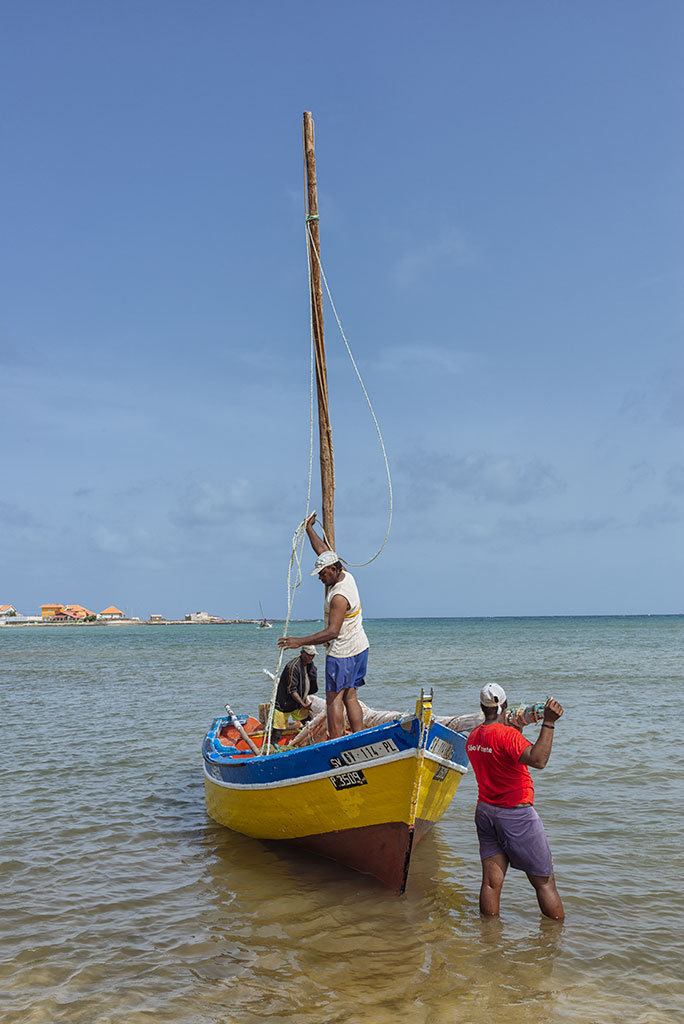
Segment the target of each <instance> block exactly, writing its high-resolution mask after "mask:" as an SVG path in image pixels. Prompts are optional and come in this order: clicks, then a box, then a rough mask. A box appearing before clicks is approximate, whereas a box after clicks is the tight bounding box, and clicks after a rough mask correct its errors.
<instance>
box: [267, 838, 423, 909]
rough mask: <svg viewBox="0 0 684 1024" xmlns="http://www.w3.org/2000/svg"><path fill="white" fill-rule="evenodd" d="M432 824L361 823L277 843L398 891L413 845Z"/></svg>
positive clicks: (400, 891) (399, 890)
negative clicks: (324, 859) (375, 880)
mask: <svg viewBox="0 0 684 1024" xmlns="http://www.w3.org/2000/svg"><path fill="white" fill-rule="evenodd" d="M433 824H434V822H432V821H417V822H416V824H415V828H409V826H408V825H406V824H404V823H403V822H400V821H390V822H387V823H385V824H383V825H364V826H363V827H361V828H347V829H342V830H341V831H339V832H326V833H325V834H321V835H314V836H304V837H303V838H301V839H284V840H280V842H282V843H285V844H288V845H292V846H297V847H299V848H300V849H303V850H308V851H309V852H311V853H316V854H318V855H319V856H321V857H329V858H330V859H331V860H336V861H338V862H339V863H340V864H345V865H346V866H347V867H348V868H353V869H354V871H360V872H361V873H362V874H365V875H373V877H374V878H377V879H378V881H379V882H382V884H383V885H386V886H387V887H388V888H389V889H392V891H393V892H396V893H400V894H401V893H402V892H403V891H404V889H405V888H406V878H407V876H408V869H409V864H410V862H411V851H412V849H413V846H414V845H415V844H416V843H417V842H419V841H420V840H421V839H422V838H423V836H424V835H425V833H426V832H428V831H429V830H430V829H431V828H432V826H433Z"/></svg>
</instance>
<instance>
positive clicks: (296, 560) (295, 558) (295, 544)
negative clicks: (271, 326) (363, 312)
mask: <svg viewBox="0 0 684 1024" xmlns="http://www.w3.org/2000/svg"><path fill="white" fill-rule="evenodd" d="M307 231H308V223H307ZM306 259H307V267H308V272H309V281H311V259H310V257H309V246H308V245H307V247H306ZM309 336H310V346H309V347H310V356H309V481H308V485H307V491H306V513H305V515H304V519H303V520H302V522H301V523H300V524H299V526H298V527H297V529H296V530H295V532H294V534H293V536H292V552H291V554H290V562H289V564H288V567H287V618H286V619H285V628H284V630H283V636H287V631H288V629H289V628H290V619H291V617H292V608H293V606H294V598H295V591H296V589H297V587H298V586H300V584H301V582H302V548H303V546H304V538H305V536H306V523H307V520H308V519H309V517H310V514H311V513H310V512H309V509H310V507H311V481H312V479H313V458H314V367H315V363H316V356H315V352H314V323H313V309H312V308H311V303H309ZM295 565H296V570H295V575H294V583H293V582H292V570H293V568H294V567H295ZM285 650H286V648H285V647H281V648H280V654H279V655H278V664H277V665H276V669H275V672H274V673H270V672H269V673H268V674H269V675H270V676H271V678H272V679H273V689H272V691H271V702H270V705H269V709H268V719H267V722H266V728H265V729H264V741H263V744H262V747H261V753H262V754H266V753H268V751H269V749H270V746H271V734H272V732H273V715H274V714H275V702H276V696H277V693H278V681H279V679H280V668H281V665H282V661H283V655H284V654H285Z"/></svg>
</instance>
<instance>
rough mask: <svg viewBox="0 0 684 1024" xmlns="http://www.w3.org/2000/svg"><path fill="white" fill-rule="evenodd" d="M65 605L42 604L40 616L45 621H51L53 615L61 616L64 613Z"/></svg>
mask: <svg viewBox="0 0 684 1024" xmlns="http://www.w3.org/2000/svg"><path fill="white" fill-rule="evenodd" d="M64 610H65V609H64V605H63V604H41V606H40V614H41V617H42V618H43V619H51V618H52V616H53V615H60V614H61V613H62V612H64Z"/></svg>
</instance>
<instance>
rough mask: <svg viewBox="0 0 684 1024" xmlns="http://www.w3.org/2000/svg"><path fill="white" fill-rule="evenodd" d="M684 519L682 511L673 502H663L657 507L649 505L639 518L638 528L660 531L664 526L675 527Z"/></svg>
mask: <svg viewBox="0 0 684 1024" xmlns="http://www.w3.org/2000/svg"><path fill="white" fill-rule="evenodd" d="M682 519H684V513H683V512H682V509H681V508H680V507H678V506H677V505H675V504H673V503H672V502H662V503H660V504H657V505H647V507H646V508H645V509H643V510H642V511H641V513H640V514H639V516H638V518H637V526H645V527H647V528H648V529H652V530H653V529H659V528H660V527H663V526H675V525H676V524H677V523H681V522H682Z"/></svg>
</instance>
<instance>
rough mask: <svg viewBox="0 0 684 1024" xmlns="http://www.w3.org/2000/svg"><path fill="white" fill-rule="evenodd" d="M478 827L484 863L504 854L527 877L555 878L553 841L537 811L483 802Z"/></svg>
mask: <svg viewBox="0 0 684 1024" xmlns="http://www.w3.org/2000/svg"><path fill="white" fill-rule="evenodd" d="M475 827H476V828H477V837H478V839H479V840H480V859H481V860H486V859H487V857H493V856H494V855H495V854H497V853H503V854H504V856H505V857H507V858H508V862H509V864H510V865H511V867H512V868H517V869H518V871H524V872H525V874H527V875H542V876H543V877H548V876H549V875H552V874H553V861H552V860H551V850H550V849H549V841H548V839H547V838H546V832H545V831H544V826H543V825H542V821H541V818H540V817H539V815H538V814H537V812H536V811H535V809H534V807H529V806H527V807H495V806H494V804H487V803H484V802H483V801H482V800H480V801H479V802H478V805H477V810H476V811H475Z"/></svg>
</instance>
